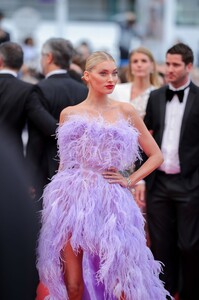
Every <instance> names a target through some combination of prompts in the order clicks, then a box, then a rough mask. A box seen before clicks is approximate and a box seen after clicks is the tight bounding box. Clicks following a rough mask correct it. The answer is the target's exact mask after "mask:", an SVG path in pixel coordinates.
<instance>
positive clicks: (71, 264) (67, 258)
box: [61, 242, 84, 300]
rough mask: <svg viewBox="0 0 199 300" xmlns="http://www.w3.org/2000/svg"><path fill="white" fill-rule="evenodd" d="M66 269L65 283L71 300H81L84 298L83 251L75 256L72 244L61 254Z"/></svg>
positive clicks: (68, 244)
mask: <svg viewBox="0 0 199 300" xmlns="http://www.w3.org/2000/svg"><path fill="white" fill-rule="evenodd" d="M61 257H62V260H63V269H64V282H65V285H66V289H67V293H68V297H69V300H81V299H82V297H83V289H84V282H83V272H82V258H83V251H82V250H80V252H79V253H78V254H77V255H75V253H74V251H73V249H72V247H71V245H70V243H69V242H68V243H67V245H66V246H65V247H64V249H63V250H62V253H61Z"/></svg>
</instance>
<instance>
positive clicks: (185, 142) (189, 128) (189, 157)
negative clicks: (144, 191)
mask: <svg viewBox="0 0 199 300" xmlns="http://www.w3.org/2000/svg"><path fill="white" fill-rule="evenodd" d="M165 91H166V86H164V87H161V88H160V89H157V90H154V91H152V92H151V94H150V97H149V100H148V104H147V109H146V115H145V118H144V121H145V124H146V126H147V128H148V129H149V130H152V133H153V137H154V139H155V140H156V142H157V144H158V145H159V147H161V143H162V137H163V132H164V127H165V111H166V92H165ZM198 130H199V87H197V86H196V85H195V84H193V83H192V82H191V84H190V90H189V94H188V98H187V103H186V107H185V111H184V115H183V120H182V125H181V132H180V142H179V159H180V168H181V174H182V180H183V184H184V185H185V186H186V187H187V189H194V188H195V187H198V186H199V131H198ZM155 174H156V171H155V172H153V173H152V174H151V175H149V176H148V178H147V184H148V188H149V189H150V188H152V187H153V183H154V179H155Z"/></svg>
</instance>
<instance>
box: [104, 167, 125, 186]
mask: <svg viewBox="0 0 199 300" xmlns="http://www.w3.org/2000/svg"><path fill="white" fill-rule="evenodd" d="M102 176H103V177H104V178H105V179H107V180H108V182H109V183H111V184H112V183H118V184H120V185H121V186H122V187H124V188H128V187H129V185H128V180H127V178H126V177H124V176H123V175H122V174H121V173H120V172H119V171H118V170H117V169H116V168H115V167H110V168H108V169H107V170H106V171H104V172H103V173H102Z"/></svg>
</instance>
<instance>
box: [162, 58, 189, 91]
mask: <svg viewBox="0 0 199 300" xmlns="http://www.w3.org/2000/svg"><path fill="white" fill-rule="evenodd" d="M191 69H192V63H189V64H187V65H186V64H185V63H184V62H183V60H182V55H180V54H170V53H168V54H167V56H166V70H165V71H166V74H165V75H166V81H167V82H168V83H171V84H172V85H173V86H174V87H175V88H178V87H181V86H183V85H184V84H185V83H186V82H187V80H188V77H189V74H190V71H191Z"/></svg>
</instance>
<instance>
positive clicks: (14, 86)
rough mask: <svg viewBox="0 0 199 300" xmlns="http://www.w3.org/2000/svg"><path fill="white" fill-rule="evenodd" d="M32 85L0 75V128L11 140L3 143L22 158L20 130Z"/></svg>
mask: <svg viewBox="0 0 199 300" xmlns="http://www.w3.org/2000/svg"><path fill="white" fill-rule="evenodd" d="M31 89H32V85H31V84H29V83H26V82H23V81H21V80H19V79H17V78H16V77H14V76H13V75H11V74H0V127H1V129H2V128H3V129H4V131H6V132H7V135H9V136H11V137H12V138H11V139H10V138H9V139H6V140H4V143H8V142H9V144H8V145H7V146H8V147H10V143H12V147H13V146H14V147H15V150H16V151H17V152H18V155H20V156H21V157H22V156H23V143H22V137H21V134H22V130H23V128H24V126H25V122H26V101H27V98H28V96H29V94H30V92H31Z"/></svg>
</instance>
